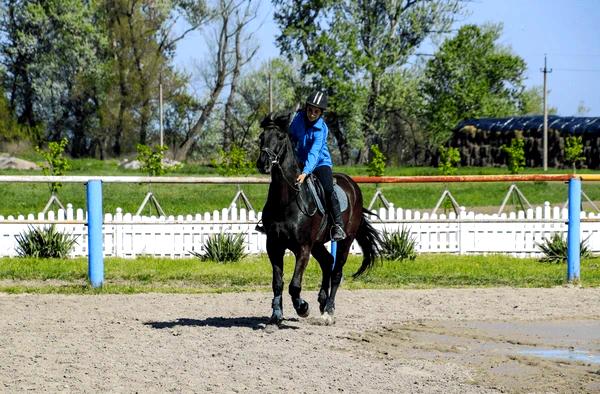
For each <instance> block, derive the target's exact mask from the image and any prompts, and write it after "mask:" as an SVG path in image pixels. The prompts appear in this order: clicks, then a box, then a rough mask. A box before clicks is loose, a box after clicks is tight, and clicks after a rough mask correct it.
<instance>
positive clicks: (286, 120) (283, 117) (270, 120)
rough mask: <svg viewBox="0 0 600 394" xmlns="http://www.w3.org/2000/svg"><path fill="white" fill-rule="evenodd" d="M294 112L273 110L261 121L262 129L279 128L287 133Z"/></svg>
mask: <svg viewBox="0 0 600 394" xmlns="http://www.w3.org/2000/svg"><path fill="white" fill-rule="evenodd" d="M292 116H293V114H292V113H291V112H272V113H270V114H268V115H267V116H265V117H264V119H263V120H262V121H261V122H260V127H261V128H262V129H272V128H277V129H279V130H280V131H283V132H284V133H287V129H288V127H289V126H290V123H291V119H292Z"/></svg>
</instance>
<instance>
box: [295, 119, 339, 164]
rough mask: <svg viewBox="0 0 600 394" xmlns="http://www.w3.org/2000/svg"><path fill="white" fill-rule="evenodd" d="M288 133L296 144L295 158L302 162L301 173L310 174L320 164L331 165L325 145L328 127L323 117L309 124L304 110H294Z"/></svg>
mask: <svg viewBox="0 0 600 394" xmlns="http://www.w3.org/2000/svg"><path fill="white" fill-rule="evenodd" d="M290 134H291V136H292V139H293V140H294V142H295V144H296V158H297V159H298V161H300V162H301V163H304V168H303V169H302V172H303V173H305V174H310V173H312V172H313V171H314V169H315V168H317V167H320V166H329V167H333V163H332V161H331V155H330V154H329V148H328V147H327V135H328V134H329V128H328V127H327V124H325V121H324V120H323V117H320V118H319V119H317V121H316V122H315V123H314V124H313V125H311V124H310V123H309V122H308V119H307V118H306V113H305V111H304V110H301V111H298V112H296V115H295V116H294V120H292V124H291V125H290Z"/></svg>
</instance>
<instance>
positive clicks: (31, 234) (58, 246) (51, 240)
mask: <svg viewBox="0 0 600 394" xmlns="http://www.w3.org/2000/svg"><path fill="white" fill-rule="evenodd" d="M15 238H16V239H17V254H18V255H19V256H20V257H35V258H58V259H65V258H67V257H68V255H69V253H70V252H71V249H73V246H74V245H75V244H76V243H77V239H76V237H73V236H72V235H71V234H67V233H66V232H64V233H61V232H58V231H57V230H56V227H55V226H54V225H51V226H50V227H46V228H39V227H33V226H30V227H29V231H27V232H24V233H21V234H19V235H16V236H15Z"/></svg>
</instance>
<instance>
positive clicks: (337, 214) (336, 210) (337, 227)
mask: <svg viewBox="0 0 600 394" xmlns="http://www.w3.org/2000/svg"><path fill="white" fill-rule="evenodd" d="M330 203H331V215H332V216H333V221H334V222H335V223H334V225H333V227H332V228H331V239H332V240H334V241H341V240H342V239H344V238H346V232H345V231H344V221H343V220H342V212H341V210H340V202H339V201H338V199H337V195H336V194H335V192H334V193H331V198H330Z"/></svg>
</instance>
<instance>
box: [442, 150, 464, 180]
mask: <svg viewBox="0 0 600 394" xmlns="http://www.w3.org/2000/svg"><path fill="white" fill-rule="evenodd" d="M439 152H440V160H439V162H438V170H439V172H440V173H441V174H442V175H455V174H456V167H457V166H458V164H459V163H460V152H459V151H458V148H452V147H448V148H446V147H445V146H440V147H439Z"/></svg>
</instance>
